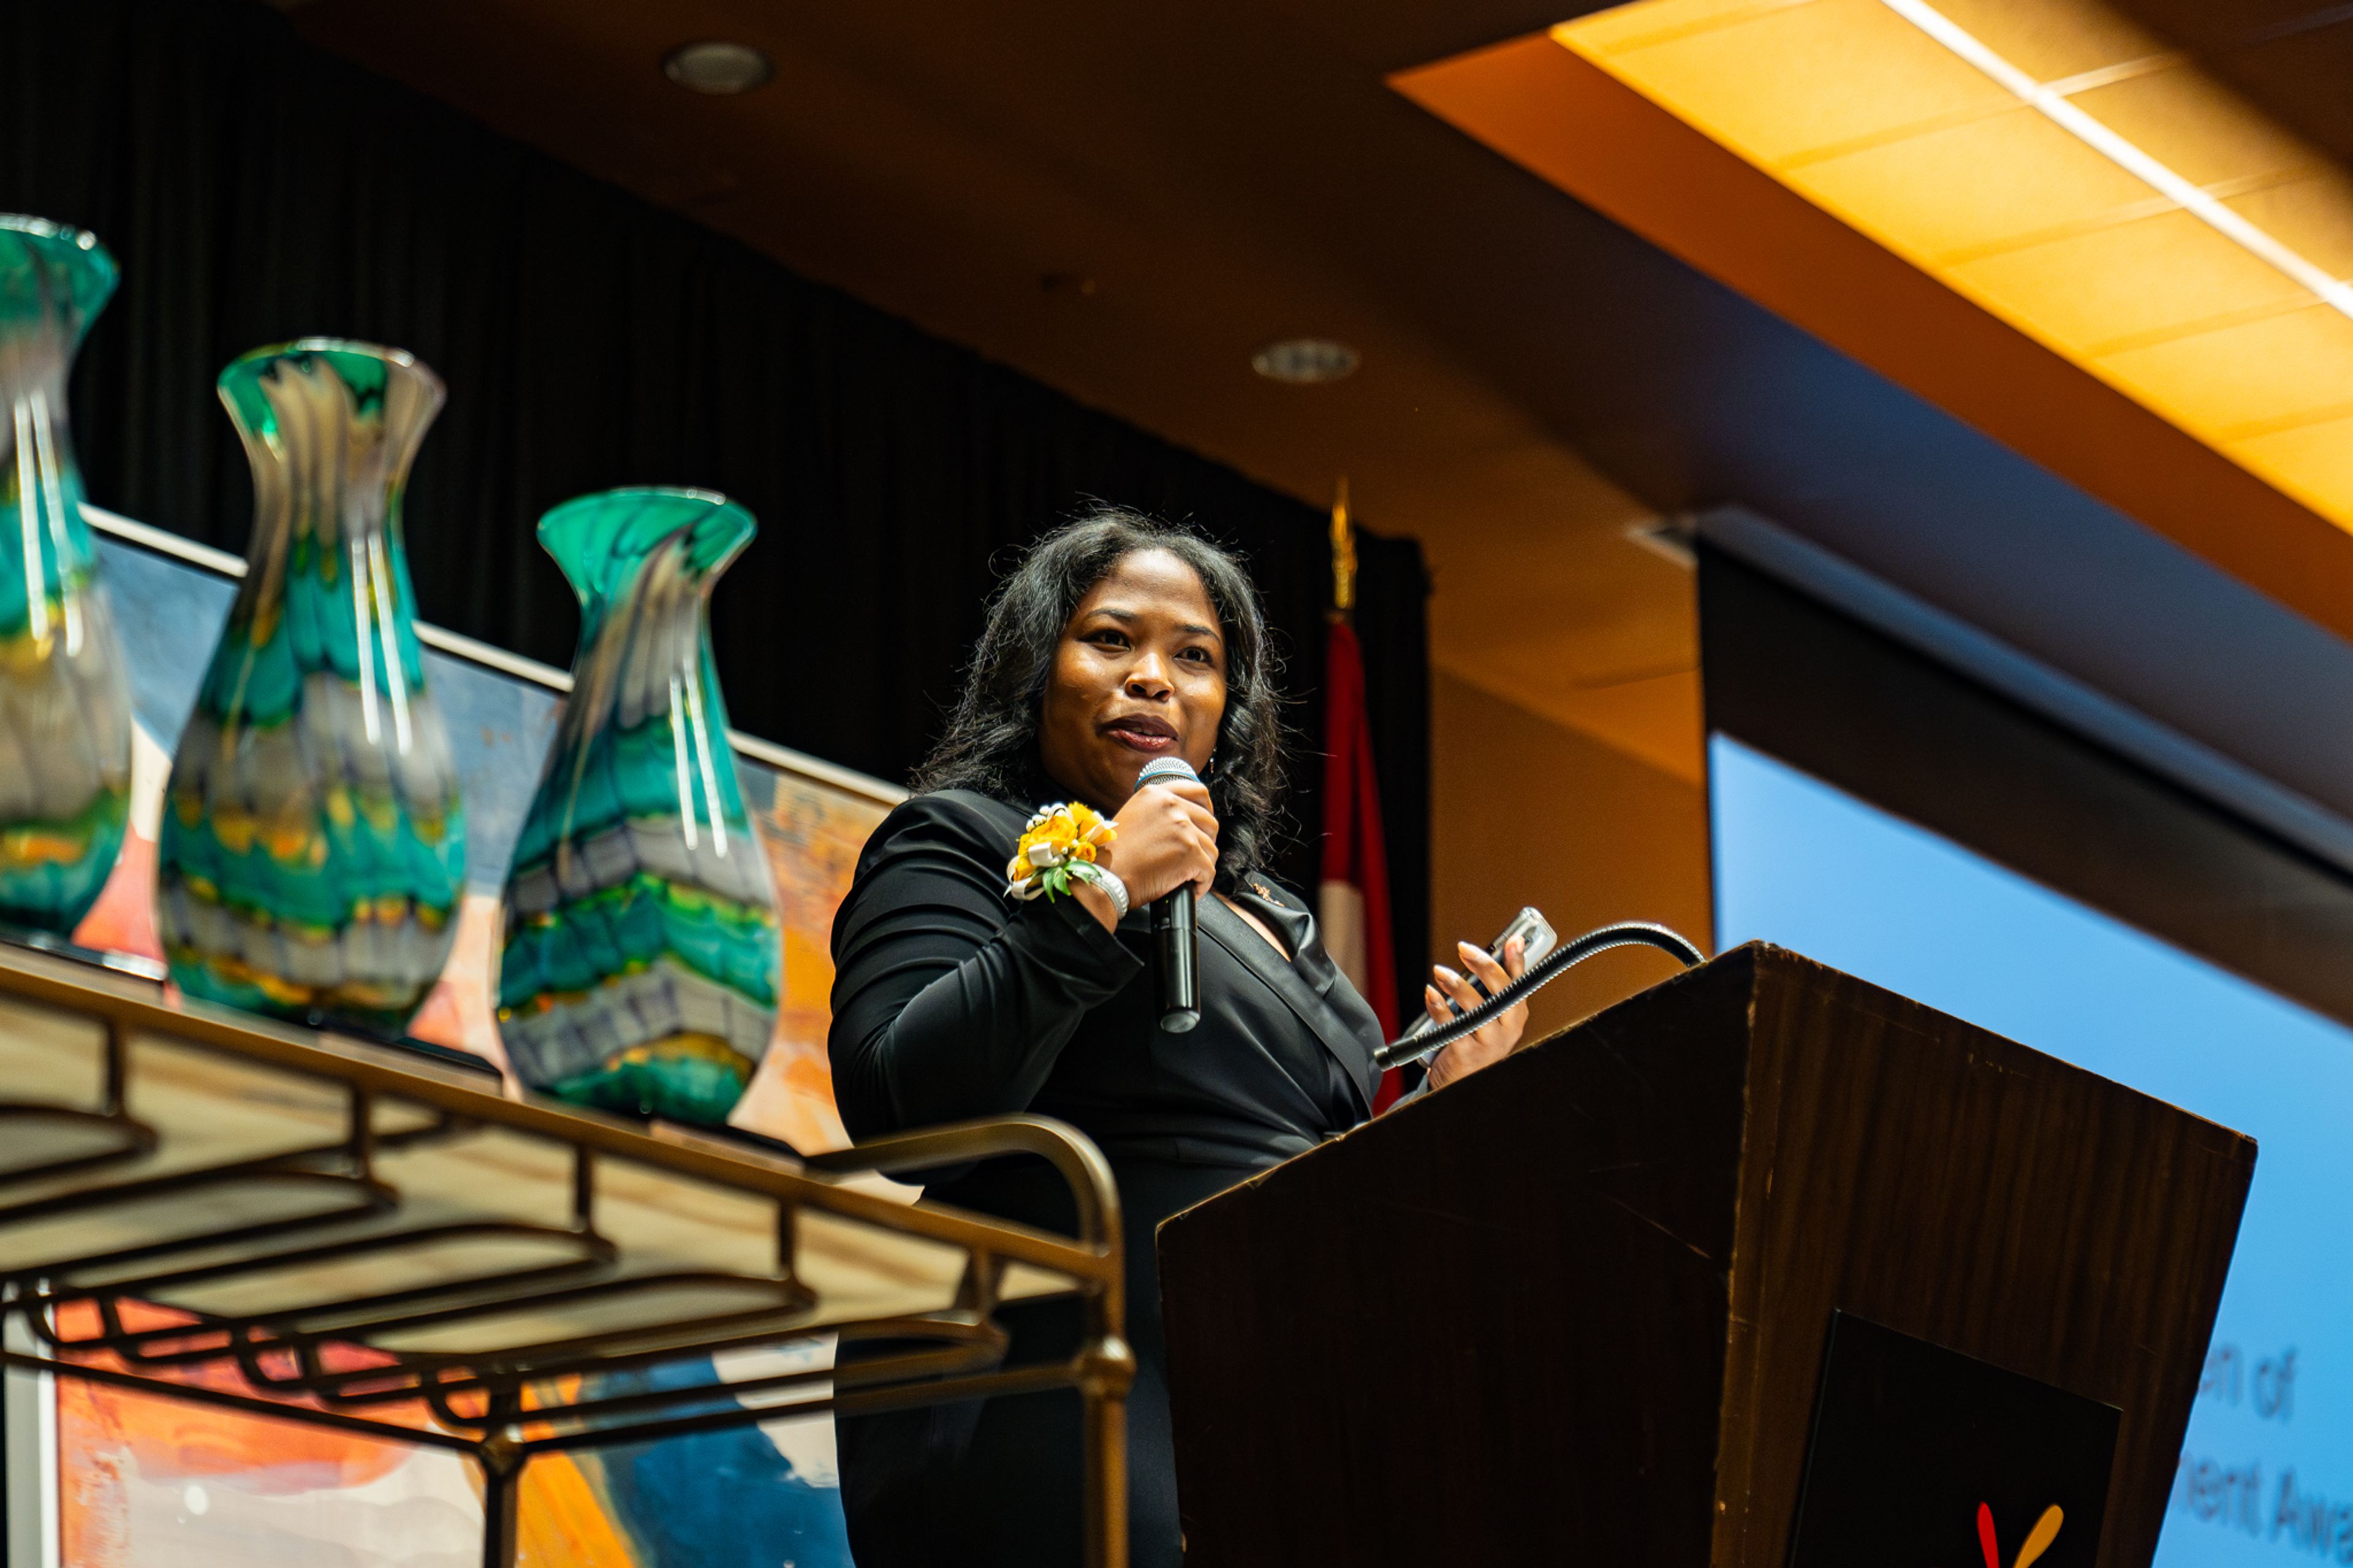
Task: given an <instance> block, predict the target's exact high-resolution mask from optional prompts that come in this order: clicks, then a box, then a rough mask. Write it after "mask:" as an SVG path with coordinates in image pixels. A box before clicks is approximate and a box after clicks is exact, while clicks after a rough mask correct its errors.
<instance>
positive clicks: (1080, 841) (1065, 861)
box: [1005, 800, 1127, 916]
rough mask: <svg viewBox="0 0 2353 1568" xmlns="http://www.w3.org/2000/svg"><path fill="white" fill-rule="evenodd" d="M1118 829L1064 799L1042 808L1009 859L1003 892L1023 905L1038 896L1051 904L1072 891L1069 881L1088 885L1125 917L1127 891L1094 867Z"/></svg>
mask: <svg viewBox="0 0 2353 1568" xmlns="http://www.w3.org/2000/svg"><path fill="white" fill-rule="evenodd" d="M1115 837H1118V830H1117V829H1116V828H1114V827H1113V826H1112V825H1111V821H1110V819H1109V818H1107V817H1105V816H1103V815H1102V814H1101V813H1099V812H1097V811H1096V810H1095V809H1094V808H1093V807H1092V806H1090V805H1086V804H1085V803H1084V802H1082V801H1075V800H1073V801H1067V802H1063V803H1061V804H1059V805H1050V806H1046V807H1044V808H1042V809H1041V810H1040V811H1039V813H1038V815H1037V816H1033V817H1031V818H1030V819H1029V825H1028V826H1026V827H1024V828H1023V829H1022V832H1021V842H1020V843H1018V844H1017V845H1016V846H1014V849H1013V859H1012V861H1011V862H1010V863H1009V864H1008V865H1007V867H1006V868H1005V890H1006V891H1007V892H1008V893H1010V894H1011V895H1012V896H1013V897H1015V898H1017V899H1019V900H1022V901H1024V902H1025V903H1026V902H1027V901H1029V900H1031V899H1034V898H1037V897H1039V895H1041V894H1042V895H1044V897H1045V898H1046V899H1048V900H1052V899H1053V898H1054V897H1055V896H1056V895H1058V894H1061V893H1068V892H1071V891H1072V889H1071V883H1072V882H1092V884H1094V885H1095V886H1096V887H1098V888H1101V889H1103V891H1104V892H1105V893H1106V894H1108V895H1110V898H1111V901H1112V907H1113V910H1116V911H1117V912H1118V913H1119V914H1120V915H1123V916H1124V915H1125V914H1126V913H1127V887H1126V884H1124V883H1123V882H1122V881H1121V880H1120V879H1119V878H1118V876H1117V874H1115V873H1114V872H1113V871H1111V870H1109V869H1108V868H1104V867H1103V866H1099V865H1097V864H1096V863H1095V861H1096V858H1097V857H1098V856H1099V855H1101V854H1102V852H1103V847H1104V846H1106V845H1108V844H1109V843H1111V841H1112V840H1113V838H1115Z"/></svg>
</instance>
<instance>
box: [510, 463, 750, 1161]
mask: <svg viewBox="0 0 2353 1568" xmlns="http://www.w3.org/2000/svg"><path fill="white" fill-rule="evenodd" d="M755 531H756V529H755V527H754V523H753V521H752V515H751V513H749V512H747V511H745V510H744V509H743V508H742V507H740V506H738V505H736V504H735V503H734V502H733V501H731V500H728V499H727V498H726V497H724V496H720V495H713V494H711V493H710V492H708V491H704V490H687V489H620V490H609V491H607V492H606V493H604V494H602V495H593V496H583V497H581V498H580V499H578V500H572V501H567V502H565V504H564V505H562V506H560V507H557V508H556V509H555V510H554V511H551V512H549V513H548V514H547V515H546V516H545V517H543V518H542V519H541V520H540V523H539V542H540V543H541V544H543V545H544V546H545V547H546V549H547V552H548V553H549V554H550V555H553V556H554V557H555V562H556V564H557V565H559V566H561V567H562V568H563V569H564V574H565V577H567V578H568V579H570V581H571V584H572V587H573V591H574V592H575V593H577V594H578V595H580V647H579V651H578V653H577V654H576V655H575V657H574V659H573V666H572V683H573V684H572V696H571V698H570V699H569V700H567V701H566V702H565V706H564V716H563V719H562V721H560V723H559V724H558V726H557V729H556V734H555V742H554V746H553V748H551V750H550V751H549V752H548V758H547V767H546V771H545V772H544V773H542V774H541V776H540V783H539V791H538V794H537V795H534V796H533V799H532V803H531V810H530V812H529V814H528V815H526V816H525V817H524V818H523V826H522V836H521V837H520V838H519V839H518V840H517V842H516V845H515V857H514V868H513V870H512V873H511V874H510V875H509V877H508V879H507V886H506V897H505V901H504V914H505V945H504V948H503V950H502V952H501V958H500V967H499V1035H500V1037H501V1039H502V1040H503V1041H504V1043H505V1045H506V1050H507V1058H508V1060H509V1062H510V1063H511V1064H512V1066H513V1068H514V1069H515V1072H516V1074H517V1075H518V1076H519V1077H520V1078H522V1080H523V1081H524V1082H525V1083H527V1084H530V1085H531V1086H532V1087H533V1088H535V1089H541V1090H543V1091H545V1092H547V1093H550V1094H554V1095H556V1096H558V1097H560V1098H562V1099H565V1100H573V1101H575V1103H579V1104H585V1105H596V1106H602V1107H604V1108H606V1109H607V1110H620V1111H625V1112H628V1113H631V1114H637V1115H653V1116H664V1117H669V1118H671V1119H673V1120H676V1121H694V1122H702V1123H705V1124H710V1125H715V1124H717V1123H719V1122H721V1121H724V1120H725V1119H726V1116H727V1112H728V1111H729V1110H732V1109H733V1106H734V1104H735V1102H736V1100H738V1099H740V1098H741V1097H742V1095H743V1092H744V1085H745V1084H746V1083H748V1082H749V1081H750V1080H751V1077H752V1069H753V1068H754V1066H756V1065H757V1063H758V1062H759V1059H760V1058H761V1056H762V1055H763V1054H764V1053H765V1051H766V1050H767V1048H768V1037H769V1034H770V1032H771V1031H772V1030H773V1029H774V1027H775V1025H776V991H777V979H778V974H779V973H780V969H781V964H782V954H781V952H780V950H779V947H778V933H777V926H776V885H775V883H774V881H773V879H772V877H771V873H770V870H769V867H768V861H767V857H766V855H765V851H763V849H762V848H761V847H760V843H759V840H758V838H757V837H755V836H754V832H753V829H752V825H751V821H750V819H749V817H748V816H746V815H745V813H744V792H743V789H742V787H741V786H740V785H739V784H738V783H737V781H736V777H735V753H734V752H733V749H732V748H731V747H730V746H729V744H728V741H727V707H726V704H725V703H724V702H723V700H721V699H720V695H719V680H718V677H717V675H716V674H715V673H714V672H713V670H712V659H711V626H710V605H711V590H712V585H713V584H716V583H717V582H718V580H719V574H721V573H722V572H723V571H725V570H726V568H727V565H728V563H730V562H732V561H733V560H734V559H735V557H736V555H737V554H738V553H739V552H742V550H743V548H744V546H745V545H746V544H748V543H750V542H751V541H752V536H753V534H754V532H755Z"/></svg>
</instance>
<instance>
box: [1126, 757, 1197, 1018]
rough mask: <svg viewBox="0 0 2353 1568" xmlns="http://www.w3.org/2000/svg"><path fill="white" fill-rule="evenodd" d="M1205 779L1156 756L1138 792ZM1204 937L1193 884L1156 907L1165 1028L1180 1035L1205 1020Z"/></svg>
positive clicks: (1139, 777)
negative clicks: (1195, 909) (1148, 787)
mask: <svg viewBox="0 0 2353 1568" xmlns="http://www.w3.org/2000/svg"><path fill="white" fill-rule="evenodd" d="M1200 782H1201V775H1200V774H1198V773H1195V772H1194V771H1193V766H1192V764H1191V763H1187V761H1186V760H1185V759H1184V758H1182V757H1155V758H1153V759H1152V760H1151V761H1150V762H1148V763H1145V764H1144V771H1143V772H1142V773H1138V774H1136V775H1135V787H1136V788H1138V789H1143V788H1144V787H1145V786H1146V785H1147V784H1199V783H1200ZM1200 941H1201V938H1200V932H1199V931H1198V930H1197V929H1196V928H1195V926H1194V924H1193V889H1192V886H1191V884H1189V883H1187V885H1186V886H1184V887H1182V888H1179V889H1176V891H1175V892H1173V893H1171V894H1169V895H1168V896H1167V897H1166V898H1165V899H1162V900H1160V901H1159V902H1157V903H1155V904H1154V905H1153V906H1152V946H1153V950H1154V953H1155V957H1156V958H1157V959H1158V961H1159V962H1158V963H1157V965H1156V969H1155V973H1156V976H1157V979H1158V982H1159V986H1158V989H1159V994H1160V1026H1161V1027H1162V1028H1164V1029H1166V1030H1167V1031H1168V1032H1169V1033H1170V1034H1172V1035H1181V1034H1183V1033H1185V1032H1186V1031H1187V1029H1190V1028H1191V1027H1192V1026H1194V1025H1196V1024H1198V1023H1199V1022H1200V1021H1201V978H1200V967H1201V950H1200Z"/></svg>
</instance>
